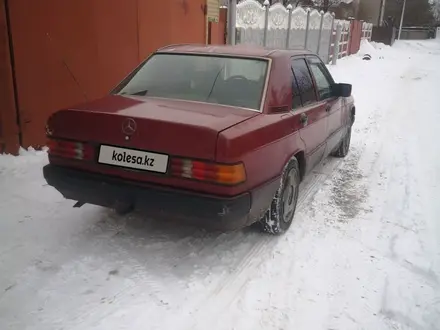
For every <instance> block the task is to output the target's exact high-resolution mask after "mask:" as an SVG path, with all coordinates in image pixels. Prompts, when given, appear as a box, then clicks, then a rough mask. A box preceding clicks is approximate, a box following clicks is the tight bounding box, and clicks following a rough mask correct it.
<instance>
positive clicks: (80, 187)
mask: <svg viewBox="0 0 440 330" xmlns="http://www.w3.org/2000/svg"><path fill="white" fill-rule="evenodd" d="M43 174H44V177H45V179H46V181H47V183H48V184H49V185H50V186H53V187H54V188H55V189H57V190H58V191H59V192H60V193H61V194H62V195H63V196H64V197H65V198H67V199H71V200H75V201H80V202H84V203H89V204H94V205H100V206H104V207H109V208H114V207H116V205H118V204H119V205H121V204H122V205H132V206H133V207H134V208H135V209H138V210H141V211H144V212H146V213H147V214H148V215H151V216H154V217H167V218H168V217H171V218H173V219H182V220H185V221H188V222H196V223H200V224H202V225H206V226H208V227H214V228H219V229H224V230H233V229H238V228H241V227H245V226H247V225H249V224H251V223H253V222H255V220H256V219H257V218H258V217H259V216H260V215H261V212H263V211H264V209H267V207H268V206H269V205H270V201H271V196H273V194H274V193H275V190H276V186H277V185H274V184H273V183H272V184H268V185H265V187H263V188H260V189H258V190H256V191H255V192H254V193H252V192H249V193H244V194H242V195H239V196H235V197H230V198H224V197H217V196H210V195H203V194H197V193H188V192H184V191H180V190H174V189H165V188H159V187H150V186H148V187H147V186H139V185H136V184H134V183H130V182H127V181H125V180H121V179H117V178H111V177H107V176H103V175H100V174H93V173H88V172H83V171H79V170H75V169H68V168H64V167H60V166H55V165H46V166H45V167H44V168H43ZM274 189H275V190H274ZM272 193H273V194H272ZM253 194H254V196H253V197H252V195H253ZM271 194H272V195H271ZM270 195H271V196H270ZM252 200H253V201H254V203H252ZM252 204H253V205H252Z"/></svg>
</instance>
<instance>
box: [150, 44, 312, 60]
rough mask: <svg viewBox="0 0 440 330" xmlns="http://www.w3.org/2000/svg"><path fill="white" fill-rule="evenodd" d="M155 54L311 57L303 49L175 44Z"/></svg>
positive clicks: (308, 52) (310, 53) (309, 53)
mask: <svg viewBox="0 0 440 330" xmlns="http://www.w3.org/2000/svg"><path fill="white" fill-rule="evenodd" d="M156 52H157V53H177V54H178V53H188V54H195V53H197V54H208V55H211V54H214V55H223V56H249V57H267V58H276V57H284V56H295V55H313V53H312V52H310V51H308V50H306V49H304V48H296V49H288V50H285V49H276V48H265V47H260V46H254V45H235V46H232V45H203V44H201V45H198V44H177V45H169V46H165V47H162V48H160V49H158V50H157V51H156Z"/></svg>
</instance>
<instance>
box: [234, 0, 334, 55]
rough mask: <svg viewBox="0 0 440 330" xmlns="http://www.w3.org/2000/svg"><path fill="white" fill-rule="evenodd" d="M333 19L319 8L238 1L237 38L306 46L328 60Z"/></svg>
mask: <svg viewBox="0 0 440 330" xmlns="http://www.w3.org/2000/svg"><path fill="white" fill-rule="evenodd" d="M333 21H334V16H333V14H330V13H324V12H319V11H317V10H316V9H313V10H310V9H309V8H307V9H304V8H302V7H297V8H295V9H293V7H292V6H291V5H289V6H287V7H284V6H283V5H282V4H280V3H276V4H274V5H272V6H269V5H261V4H260V3H259V2H257V1H255V0H244V1H242V2H240V3H239V4H238V5H237V15H236V29H237V38H236V42H237V43H239V44H253V45H260V46H265V47H269V48H283V49H292V48H305V49H308V50H311V51H313V52H316V53H317V54H318V55H319V56H320V57H321V58H322V59H323V61H327V62H328V61H329V50H330V40H331V35H332V27H333Z"/></svg>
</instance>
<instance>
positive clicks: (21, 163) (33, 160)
mask: <svg viewBox="0 0 440 330" xmlns="http://www.w3.org/2000/svg"><path fill="white" fill-rule="evenodd" d="M46 151H47V150H46V148H45V149H43V150H41V151H37V150H35V149H34V148H32V147H29V148H28V149H27V150H26V149H24V148H20V150H19V152H18V153H19V157H16V156H14V155H9V154H4V155H3V154H0V174H4V173H6V172H14V171H15V170H17V169H19V168H23V167H26V166H29V165H31V164H38V163H42V162H45V161H46V159H47V152H46Z"/></svg>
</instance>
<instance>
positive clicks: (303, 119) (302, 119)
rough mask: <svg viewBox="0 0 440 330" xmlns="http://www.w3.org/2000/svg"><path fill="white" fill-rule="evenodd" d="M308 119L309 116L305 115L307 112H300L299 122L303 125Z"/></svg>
mask: <svg viewBox="0 0 440 330" xmlns="http://www.w3.org/2000/svg"><path fill="white" fill-rule="evenodd" d="M308 121H309V117H308V116H307V114H305V113H302V114H301V117H300V122H301V124H303V125H304V126H305V125H307V122H308Z"/></svg>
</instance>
